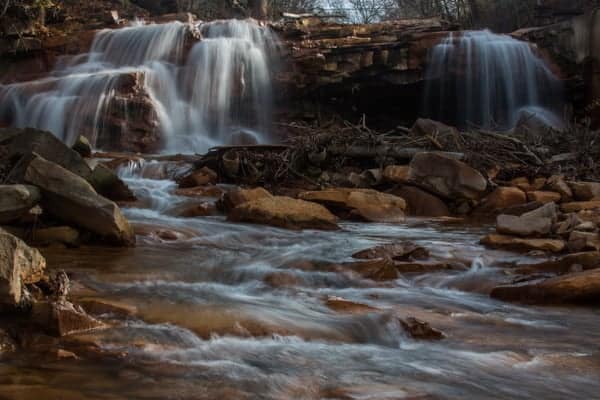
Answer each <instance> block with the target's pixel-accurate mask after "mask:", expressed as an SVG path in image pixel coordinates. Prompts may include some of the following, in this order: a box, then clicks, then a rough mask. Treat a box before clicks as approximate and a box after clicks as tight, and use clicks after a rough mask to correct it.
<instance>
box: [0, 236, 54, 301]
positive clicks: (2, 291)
mask: <svg viewBox="0 0 600 400" xmlns="http://www.w3.org/2000/svg"><path fill="white" fill-rule="evenodd" d="M45 268H46V260H45V259H44V257H42V255H41V254H40V252H39V251H37V250H36V249H33V248H31V247H29V246H27V245H26V244H25V242H23V241H22V240H21V239H18V238H17V237H15V236H13V235H11V234H10V233H8V232H6V231H5V230H3V229H0V306H9V307H12V306H17V305H19V304H20V303H21V301H22V300H24V297H23V294H24V293H26V290H27V289H26V288H25V285H26V284H30V283H36V282H38V281H40V280H41V279H42V277H43V275H44V270H45Z"/></svg>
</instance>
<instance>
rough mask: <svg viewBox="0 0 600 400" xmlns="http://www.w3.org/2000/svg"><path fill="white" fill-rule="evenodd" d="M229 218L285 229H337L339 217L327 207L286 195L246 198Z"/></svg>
mask: <svg viewBox="0 0 600 400" xmlns="http://www.w3.org/2000/svg"><path fill="white" fill-rule="evenodd" d="M228 219H229V220H230V221H234V222H251V223H257V224H265V225H272V226H276V227H280V228H286V229H324V230H334V229H338V226H337V218H336V217H335V216H334V215H333V214H331V213H330V212H329V211H328V210H327V209H326V208H325V207H323V206H321V205H319V204H317V203H312V202H309V201H304V200H297V199H293V198H291V197H284V196H271V197H263V198H259V199H257V200H252V201H247V202H245V203H243V204H240V205H239V206H237V207H235V208H234V209H233V210H232V211H231V212H230V214H229V216H228Z"/></svg>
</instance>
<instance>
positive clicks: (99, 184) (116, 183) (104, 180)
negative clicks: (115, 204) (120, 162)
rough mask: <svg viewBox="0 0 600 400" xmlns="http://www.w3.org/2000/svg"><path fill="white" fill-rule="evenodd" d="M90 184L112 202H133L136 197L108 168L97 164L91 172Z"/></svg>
mask: <svg viewBox="0 0 600 400" xmlns="http://www.w3.org/2000/svg"><path fill="white" fill-rule="evenodd" d="M90 183H91V184H92V186H93V187H94V189H95V190H96V192H98V193H99V194H101V195H102V196H104V197H106V198H109V199H111V200H113V201H135V200H136V197H135V195H134V194H133V192H132V191H131V189H129V187H128V186H127V184H126V183H125V182H123V180H122V179H121V178H119V176H118V175H117V174H116V173H115V172H114V171H113V170H112V169H110V168H108V167H107V166H106V165H104V164H98V165H96V167H95V168H94V170H93V171H92V175H91V177H90Z"/></svg>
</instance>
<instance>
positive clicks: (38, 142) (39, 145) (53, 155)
mask: <svg viewBox="0 0 600 400" xmlns="http://www.w3.org/2000/svg"><path fill="white" fill-rule="evenodd" d="M6 130H9V131H11V130H15V131H17V132H18V134H16V135H15V136H13V137H12V139H10V140H9V144H8V154H9V157H10V158H16V157H18V156H27V155H30V154H31V153H36V154H38V155H40V156H41V157H43V158H45V159H46V160H48V161H51V162H53V163H55V164H58V165H60V166H61V167H63V168H65V169H67V170H69V171H70V172H72V173H74V174H75V175H79V176H80V177H82V178H84V179H85V180H89V179H90V177H91V176H92V169H91V168H90V167H89V166H88V164H87V163H86V162H85V160H84V159H83V157H81V155H80V154H79V153H77V152H76V151H75V150H73V149H71V148H69V147H68V146H67V145H65V144H64V143H63V142H62V141H60V139H58V138H57V137H56V136H54V135H53V134H51V133H50V132H45V131H40V130H37V129H32V128H26V129H17V128H6Z"/></svg>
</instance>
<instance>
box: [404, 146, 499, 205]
mask: <svg viewBox="0 0 600 400" xmlns="http://www.w3.org/2000/svg"><path fill="white" fill-rule="evenodd" d="M410 178H411V179H412V180H413V181H415V182H417V183H419V184H421V185H423V186H425V187H427V188H428V189H429V190H431V191H432V192H434V193H437V194H439V195H440V196H443V197H446V198H463V199H477V198H479V197H481V195H482V194H483V193H484V192H485V190H486V188H487V181H486V179H485V178H484V177H483V176H482V175H481V174H480V173H479V172H478V171H476V170H474V169H473V168H471V167H469V166H468V165H467V164H465V163H463V162H461V161H458V160H455V159H452V158H449V157H445V156H442V155H440V154H437V153H419V154H417V155H416V156H415V157H414V158H413V159H412V161H411V163H410Z"/></svg>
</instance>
